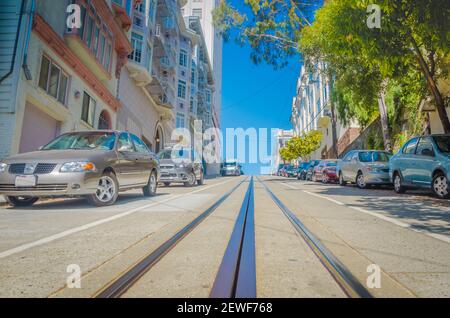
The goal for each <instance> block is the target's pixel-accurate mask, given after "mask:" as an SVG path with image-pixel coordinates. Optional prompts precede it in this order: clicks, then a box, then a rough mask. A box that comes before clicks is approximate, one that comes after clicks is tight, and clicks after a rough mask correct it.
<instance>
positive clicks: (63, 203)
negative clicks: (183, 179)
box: [5, 193, 170, 212]
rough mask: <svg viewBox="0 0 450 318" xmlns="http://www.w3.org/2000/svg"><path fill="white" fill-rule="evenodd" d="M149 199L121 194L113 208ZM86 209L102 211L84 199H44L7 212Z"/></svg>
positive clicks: (161, 194) (159, 194) (136, 194)
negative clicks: (29, 205)
mask: <svg viewBox="0 0 450 318" xmlns="http://www.w3.org/2000/svg"><path fill="white" fill-rule="evenodd" d="M169 194H170V193H157V194H156V195H155V196H154V197H153V198H157V197H161V196H166V195H169ZM148 199H149V198H147V197H144V196H143V195H142V194H139V193H121V194H120V195H119V197H118V198H117V201H116V203H114V205H112V206H111V207H117V206H124V205H127V204H130V203H133V202H138V201H143V200H148ZM86 209H102V208H98V207H95V206H93V205H91V204H89V203H88V202H87V201H86V200H85V199H84V198H56V199H43V200H42V201H38V202H37V203H36V204H34V205H33V206H31V207H25V208H13V207H11V206H6V207H5V210H11V211H14V210H35V211H40V210H45V211H46V212H48V211H49V210H50V211H51V210H55V211H56V210H86Z"/></svg>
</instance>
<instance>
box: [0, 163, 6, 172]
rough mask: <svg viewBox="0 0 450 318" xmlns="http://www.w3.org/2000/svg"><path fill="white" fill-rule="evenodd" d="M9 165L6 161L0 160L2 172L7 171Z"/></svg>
mask: <svg viewBox="0 0 450 318" xmlns="http://www.w3.org/2000/svg"><path fill="white" fill-rule="evenodd" d="M7 167H8V165H7V164H6V163H3V162H0V172H5V171H6V168H7Z"/></svg>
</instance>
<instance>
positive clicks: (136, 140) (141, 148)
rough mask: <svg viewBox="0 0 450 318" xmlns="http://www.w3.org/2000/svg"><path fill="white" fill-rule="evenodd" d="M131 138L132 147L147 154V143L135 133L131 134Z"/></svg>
mask: <svg viewBox="0 0 450 318" xmlns="http://www.w3.org/2000/svg"><path fill="white" fill-rule="evenodd" d="M131 140H133V144H134V147H135V148H136V151H137V152H140V153H143V154H148V153H149V152H150V150H149V149H148V148H147V145H146V144H145V143H144V142H143V141H142V140H141V139H140V138H139V137H138V136H136V135H133V134H132V135H131Z"/></svg>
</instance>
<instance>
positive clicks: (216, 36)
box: [182, 0, 223, 128]
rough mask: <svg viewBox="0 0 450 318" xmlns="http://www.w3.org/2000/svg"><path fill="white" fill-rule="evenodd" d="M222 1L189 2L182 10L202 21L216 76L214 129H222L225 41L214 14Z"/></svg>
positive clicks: (189, 0) (197, 0)
mask: <svg viewBox="0 0 450 318" xmlns="http://www.w3.org/2000/svg"><path fill="white" fill-rule="evenodd" d="M219 4H220V0H187V3H186V5H185V6H184V7H183V8H182V14H183V15H184V16H195V17H198V18H199V20H200V24H201V27H202V30H203V35H204V38H205V44H206V47H207V52H208V55H209V60H210V61H211V66H212V69H213V72H214V73H213V75H214V85H215V91H214V94H213V95H212V103H213V104H214V109H213V111H212V120H213V124H214V127H218V128H219V127H220V114H221V109H222V49H223V39H222V36H221V34H220V32H219V31H218V30H217V29H216V28H215V27H214V24H213V15H212V12H213V10H214V8H216V7H217V6H219Z"/></svg>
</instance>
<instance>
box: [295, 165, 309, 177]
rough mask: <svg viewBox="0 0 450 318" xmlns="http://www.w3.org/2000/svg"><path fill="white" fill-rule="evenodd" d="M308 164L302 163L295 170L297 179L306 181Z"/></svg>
mask: <svg viewBox="0 0 450 318" xmlns="http://www.w3.org/2000/svg"><path fill="white" fill-rule="evenodd" d="M309 165H310V162H309V161H308V162H302V163H301V164H300V166H299V167H298V169H297V179H298V180H306V174H307V171H308V168H309Z"/></svg>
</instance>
